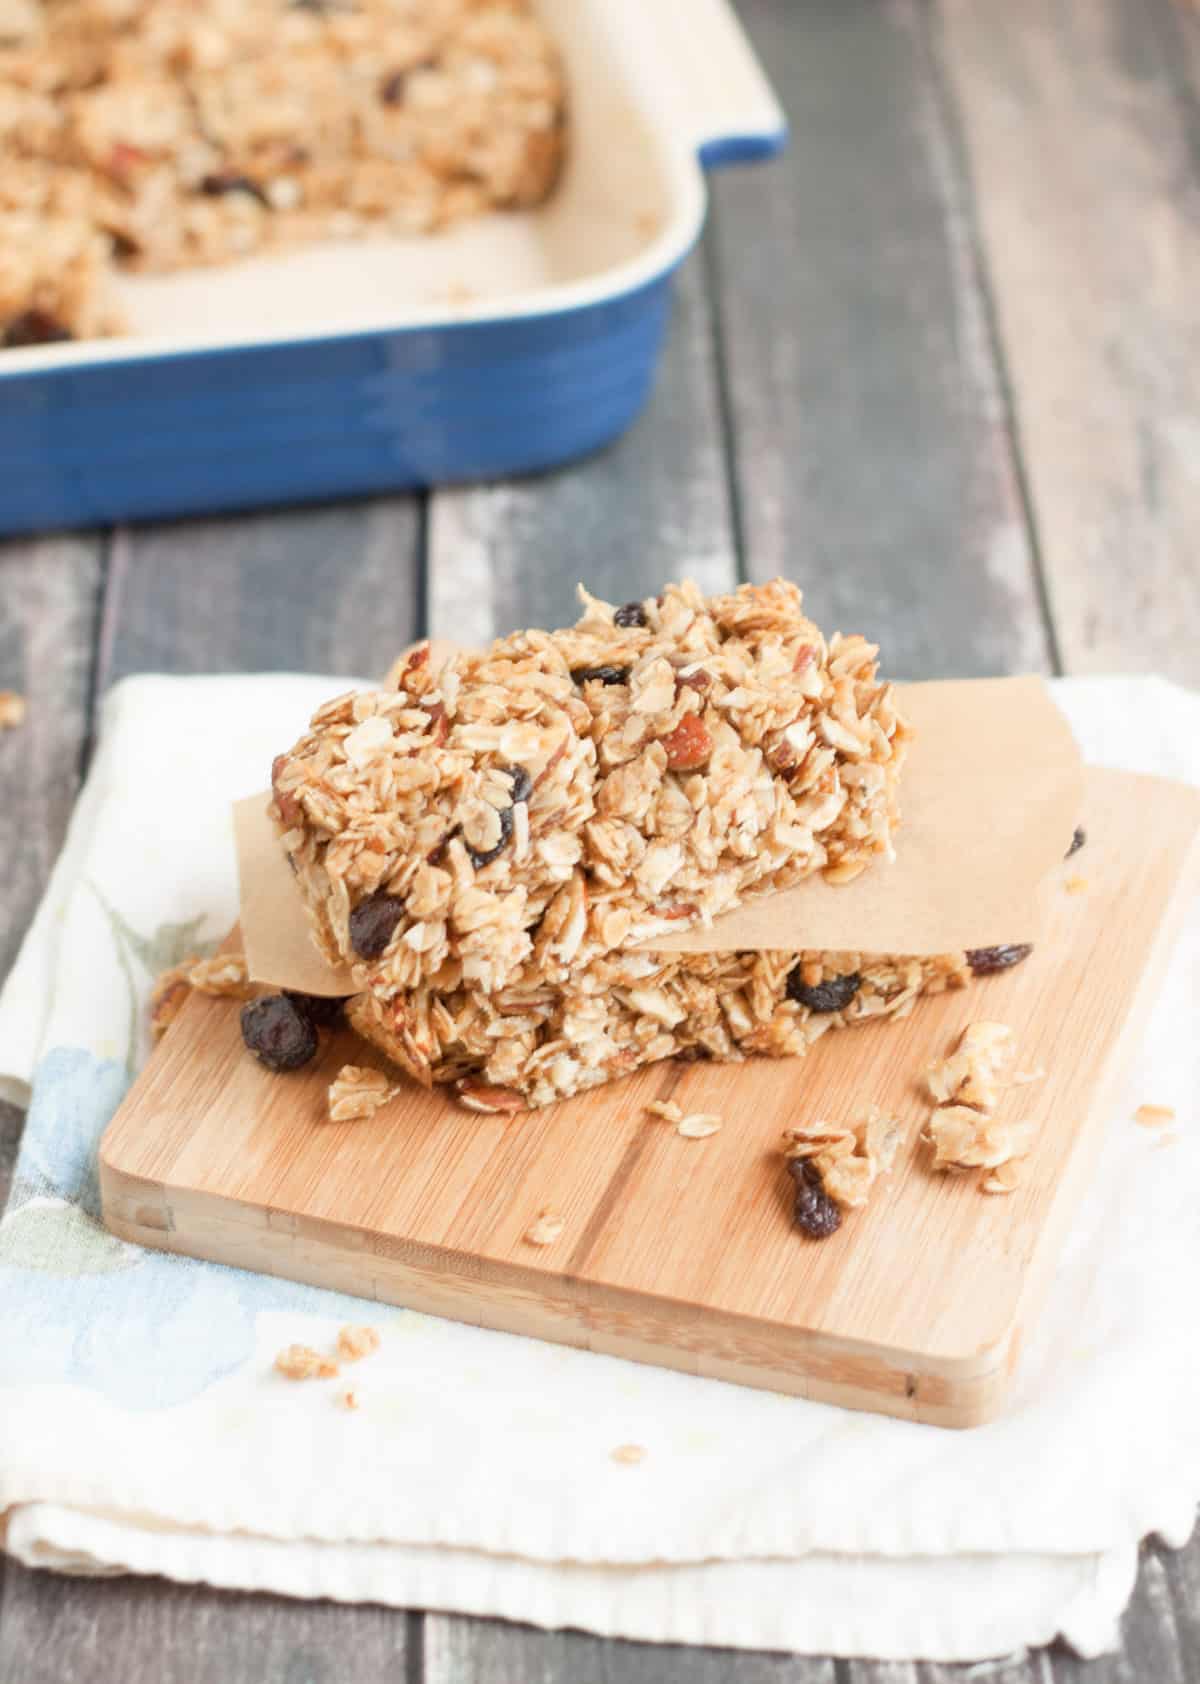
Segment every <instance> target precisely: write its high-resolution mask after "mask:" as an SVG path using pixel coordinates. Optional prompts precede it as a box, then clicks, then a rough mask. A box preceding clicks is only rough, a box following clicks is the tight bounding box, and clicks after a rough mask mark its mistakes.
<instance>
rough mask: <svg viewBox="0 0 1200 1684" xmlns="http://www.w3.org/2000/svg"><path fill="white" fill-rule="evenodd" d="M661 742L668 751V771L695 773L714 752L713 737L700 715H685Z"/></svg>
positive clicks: (660, 739) (661, 738)
mask: <svg viewBox="0 0 1200 1684" xmlns="http://www.w3.org/2000/svg"><path fill="white" fill-rule="evenodd" d="M659 741H660V742H661V743H662V746H663V747H664V748H665V749H666V751H667V769H668V771H671V772H694V771H696V769H697V768H698V767H700V766H703V765H704V764H705V762H706V761H707V760H708V757H709V756H710V755H711V753H712V751H713V740H712V735H711V733H710V731H709V729H708V726H707V725H706V724H705V723H704V721H703V720H702V719H701V717H700V715H699V714H698V713H685V714H684V716H683V718H682V719H681V720H680V721H679V724H678V725H677V726H676V727H675V729H674V730H673V731H668V732H667V734H666V736H665V737H660V738H659Z"/></svg>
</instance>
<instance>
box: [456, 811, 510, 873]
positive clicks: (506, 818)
mask: <svg viewBox="0 0 1200 1684" xmlns="http://www.w3.org/2000/svg"><path fill="white" fill-rule="evenodd" d="M496 817H497V818H498V819H499V820H500V840H499V842H497V844H496V846H495V847H494V848H488V849H486V850H485V851H484V852H483V853H476V851H475V849H474V848H468V849H467V858H468V859H469V860H470V862H471V864H472V865H473V866H474V867H475V869H476V871H478V870H479V868H480V866H481V865H490V864H491V862H492V861H493V860H494V859H495V858H496V855H497V854H499V853H501V852H502V850H503V848H504V846H505V844H506V842H507V841H508V839H509V837H510V836H511V835H512V827H513V816H512V808H511V807H505V808H504V810H503V812H500V813H497V815H496Z"/></svg>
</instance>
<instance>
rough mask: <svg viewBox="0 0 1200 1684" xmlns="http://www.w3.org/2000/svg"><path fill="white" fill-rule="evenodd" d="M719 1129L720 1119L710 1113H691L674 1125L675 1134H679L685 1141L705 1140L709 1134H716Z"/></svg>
mask: <svg viewBox="0 0 1200 1684" xmlns="http://www.w3.org/2000/svg"><path fill="white" fill-rule="evenodd" d="M720 1127H721V1119H720V1117H718V1116H717V1115H716V1113H715V1112H712V1111H693V1112H692V1114H691V1115H690V1116H688V1117H681V1118H680V1120H679V1121H678V1122H677V1123H676V1125H675V1133H676V1134H681V1135H682V1136H683V1138H684V1139H685V1140H707V1138H708V1136H709V1135H710V1134H716V1133H717V1131H718V1129H719V1128H720Z"/></svg>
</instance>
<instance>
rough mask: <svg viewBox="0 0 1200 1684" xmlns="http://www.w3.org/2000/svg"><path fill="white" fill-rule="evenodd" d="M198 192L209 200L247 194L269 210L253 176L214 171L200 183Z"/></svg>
mask: <svg viewBox="0 0 1200 1684" xmlns="http://www.w3.org/2000/svg"><path fill="white" fill-rule="evenodd" d="M200 191H201V192H202V193H207V194H208V196H209V198H210V199H219V198H220V197H221V196H222V195H223V194H225V193H247V194H249V196H250V198H252V199H257V200H258V202H259V204H260V205H264V206H265V207H266V208H267V210H270V208H271V201H270V199H268V198H267V195H266V194H265V193H264V192H263V190H262V188H261V187H260V186H259V184H258V182H257V181H255V179H254V177H253V176H249V175H239V174H238V172H237V170H214V172H213V173H212V175H206V176H205V177H204V179H203V181H202V182H201V183H200Z"/></svg>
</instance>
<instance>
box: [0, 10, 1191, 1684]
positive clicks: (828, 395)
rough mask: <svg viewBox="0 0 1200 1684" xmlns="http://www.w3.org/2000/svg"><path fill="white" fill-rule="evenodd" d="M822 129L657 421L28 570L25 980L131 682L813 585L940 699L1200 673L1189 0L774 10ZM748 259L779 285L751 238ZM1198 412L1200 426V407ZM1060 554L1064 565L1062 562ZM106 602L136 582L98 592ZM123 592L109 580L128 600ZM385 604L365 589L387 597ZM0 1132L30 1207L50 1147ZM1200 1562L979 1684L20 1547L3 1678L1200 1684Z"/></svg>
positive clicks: (724, 209)
mask: <svg viewBox="0 0 1200 1684" xmlns="http://www.w3.org/2000/svg"><path fill="white" fill-rule="evenodd" d="M742 10H743V11H744V14H745V16H746V19H747V22H748V24H749V26H750V28H751V32H752V34H753V35H754V36H755V37H756V39H757V41H758V43H759V45H760V47H761V48H762V49H763V50H764V52H765V55H766V59H767V63H768V66H769V69H770V72H771V75H772V77H773V79H774V81H775V84H776V86H777V87H778V89H779V91H780V93H781V96H782V98H783V100H784V102H785V104H786V105H787V107H788V108H789V113H790V116H791V120H792V128H793V144H792V149H791V152H790V154H789V156H788V157H787V158H786V160H783V161H781V162H780V163H778V164H776V165H774V166H772V167H771V168H770V169H769V170H765V171H763V172H761V173H758V172H755V171H752V170H745V171H739V172H737V173H736V175H731V176H729V177H727V178H725V179H722V180H718V181H717V182H716V183H715V191H714V197H715V215H714V222H713V226H712V231H711V233H710V237H709V239H708V241H707V242H706V247H705V250H704V251H703V252H702V253H701V254H700V255H699V256H698V258H697V259H695V260H693V262H692V263H691V265H689V267H688V269H687V270H686V271H685V274H684V276H683V279H682V285H681V300H680V303H681V309H680V312H679V315H678V317H677V321H676V325H675V331H674V334H673V338H672V343H671V347H670V351H669V353H668V360H667V363H666V364H665V366H664V371H663V374H662V376H661V378H660V381H659V385H658V389H657V391H656V393H655V397H654V400H653V402H652V405H651V408H650V410H649V411H648V413H647V415H646V417H645V418H644V419H643V420H642V421H641V423H640V424H639V425H638V426H637V427H636V428H635V430H634V431H633V432H631V434H630V435H629V436H628V437H627V438H626V439H625V440H623V441H622V442H621V443H619V444H618V445H616V446H615V447H613V449H611V450H609V451H607V452H605V453H604V454H603V455H601V456H598V457H596V458H594V459H592V460H591V461H588V462H586V463H582V464H579V465H578V466H576V467H573V468H570V469H567V470H566V471H565V472H563V473H561V474H555V475H553V476H549V477H547V478H545V479H538V480H532V481H528V482H525V483H523V484H521V485H518V486H507V487H482V488H472V489H470V490H465V491H455V492H452V493H445V494H440V495H439V496H437V497H435V498H433V499H431V501H430V504H429V506H428V508H426V507H425V505H424V504H423V503H422V502H421V501H420V500H417V499H380V500H377V501H374V502H371V503H367V504H355V505H349V504H348V505H343V506H339V507H336V508H330V509H323V510H318V511H306V512H289V513H281V514H264V515H259V516H252V517H247V518H243V519H237V520H224V521H212V522H193V523H187V524H182V525H177V526H169V527H168V526H161V527H157V528H146V529H143V530H138V531H134V532H130V533H122V534H117V535H116V536H115V537H114V538H113V539H112V540H111V541H110V542H109V544H108V546H107V547H106V546H105V545H104V544H103V543H102V541H101V540H98V539H93V538H88V537H69V538H57V537H56V538H48V539H45V540H40V541H38V542H36V543H29V544H10V545H7V546H4V547H3V548H2V549H0V688H4V687H10V686H11V687H15V688H22V689H24V690H25V691H26V693H27V694H28V695H29V696H30V699H31V703H33V705H32V706H31V711H30V720H29V723H28V724H27V726H26V727H25V728H24V730H23V731H22V732H21V733H18V734H16V735H15V736H13V737H10V738H8V739H7V740H6V739H4V738H0V796H2V798H3V799H2V800H0V842H2V844H3V848H4V858H5V878H4V886H3V889H2V890H0V969H3V968H4V967H5V966H6V965H7V964H8V962H9V961H10V960H11V958H12V955H13V953H14V952H15V948H16V945H17V943H18V941H19V939H20V936H21V934H22V933H23V931H24V928H25V925H26V923H27V921H28V917H29V913H30V911H31V909H32V906H33V903H34V900H35V898H36V895H37V893H38V892H39V890H40V887H41V885H42V883H43V882H44V879H45V876H46V873H47V870H48V868H49V865H50V863H51V861H52V859H53V855H54V853H55V851H56V849H57V847H58V844H59V842H60V840H61V835H62V830H63V826H64V824H65V821H66V817H67V814H68V812H69V808H70V803H71V800H72V798H73V795H74V792H75V788H76V786H77V778H78V772H79V768H80V766H81V763H82V760H83V757H84V753H85V747H86V743H87V740H88V737H89V734H90V731H91V729H92V723H93V710H94V699H95V696H96V695H97V693H98V691H99V689H100V688H102V687H103V686H104V685H105V684H107V683H108V682H110V681H111V680H112V679H113V678H115V677H118V676H120V675H121V674H123V673H126V672H130V671H134V670H139V669H145V668H149V667H156V668H159V669H160V670H168V671H202V670H213V669H225V670H228V669H231V668H238V667H247V668H260V669H261V668H274V669H282V668H288V667H303V668H310V669H315V668H323V669H326V670H331V671H336V670H343V671H353V670H357V671H364V672H373V671H378V670H381V669H382V667H383V666H384V665H385V664H386V662H387V661H388V659H390V656H391V654H392V652H393V651H394V649H395V648H396V646H397V645H398V644H399V643H401V642H403V641H404V640H405V639H406V638H408V637H409V636H411V635H412V633H413V632H414V631H416V630H419V629H423V628H426V627H429V626H430V625H431V626H432V628H433V629H437V630H440V631H443V632H452V633H454V634H455V635H459V636H462V635H464V633H469V635H470V636H472V637H475V636H480V635H486V634H487V632H489V631H491V630H493V629H494V630H496V631H504V630H508V629H510V628H511V627H513V626H515V625H517V624H518V623H521V622H524V621H527V620H531V621H535V622H537V621H540V622H543V623H544V622H546V621H551V622H552V621H554V620H556V619H563V618H565V617H567V615H568V614H569V612H570V605H571V593H572V591H573V587H574V582H575V580H576V579H577V578H580V577H583V578H586V579H587V580H588V581H589V582H591V583H592V585H593V588H595V589H597V590H599V591H601V592H603V593H604V594H607V595H609V596H612V597H616V598H621V597H625V596H632V595H635V594H641V593H642V592H643V591H645V590H646V589H649V588H650V586H651V585H652V584H653V583H654V582H655V581H656V580H657V579H659V578H661V577H662V576H663V575H678V574H679V573H681V572H683V571H685V570H686V569H688V568H689V567H690V568H691V570H693V571H695V572H696V573H697V574H698V576H700V577H701V578H703V579H704V580H705V582H706V583H707V584H709V585H712V586H716V585H720V584H722V583H725V582H727V581H732V580H733V579H734V578H735V577H737V576H738V575H739V573H740V574H741V576H753V577H763V576H766V575H768V574H769V573H771V572H773V571H786V572H788V573H790V574H791V575H792V576H793V577H796V578H798V579H799V580H800V581H801V582H802V583H803V584H804V586H805V588H806V591H807V592H808V596H809V602H810V605H811V607H812V610H813V612H814V613H815V614H816V615H817V617H818V618H820V619H824V620H828V621H829V622H830V623H832V622H834V621H837V622H839V623H841V624H842V625H843V626H844V627H847V628H853V627H861V628H863V629H865V630H870V629H872V628H875V627H879V628H885V629H886V634H887V638H886V641H887V653H888V661H889V666H890V668H891V670H893V671H894V672H896V673H898V674H905V675H909V676H914V677H924V676H929V677H932V676H937V675H940V674H943V673H976V672H992V671H1004V670H1016V669H1019V668H1042V669H1044V668H1048V667H1053V666H1054V665H1055V664H1056V660H1057V658H1058V656H1057V651H1058V650H1061V654H1062V662H1063V664H1064V665H1065V667H1066V669H1067V670H1084V669H1088V670H1094V669H1100V668H1104V667H1114V666H1115V667H1119V668H1122V669H1124V670H1129V669H1131V668H1133V667H1135V666H1141V667H1147V668H1156V669H1159V670H1169V671H1172V672H1173V673H1175V674H1176V675H1177V676H1182V677H1184V678H1190V679H1191V680H1192V681H1195V679H1196V677H1197V674H1198V673H1200V655H1198V654H1197V651H1198V650H1200V582H1198V575H1197V571H1196V568H1197V563H1196V557H1197V555H1200V545H1198V544H1197V543H1196V537H1197V532H1196V519H1197V511H1198V510H1200V496H1198V495H1197V490H1196V476H1197V471H1198V470H1197V455H1198V452H1200V444H1198V443H1197V440H1198V438H1200V433H1198V431H1197V423H1196V411H1195V403H1194V398H1190V394H1191V392H1192V390H1193V389H1194V384H1195V382H1194V370H1195V368H1196V366H1197V356H1196V350H1197V339H1196V331H1197V326H1196V314H1195V312H1196V308H1197V299H1198V297H1200V291H1198V289H1197V288H1196V286H1195V282H1194V276H1195V274H1196V272H1197V263H1196V244H1195V241H1196V229H1197V216H1196V193H1197V190H1198V189H1197V183H1198V182H1200V122H1198V120H1197V97H1198V90H1200V18H1197V16H1196V15H1194V8H1192V9H1191V10H1189V9H1188V8H1187V7H1186V6H1182V5H1181V6H1179V7H1178V8H1175V7H1173V5H1172V0H1095V3H1094V4H1092V3H1091V0H1089V3H1088V4H1083V3H1082V0H1052V3H1048V4H1041V3H1039V0H1011V4H1009V5H1007V6H1005V7H1002V8H998V7H988V6H978V5H971V4H970V3H969V0H805V4H804V5H797V4H787V3H785V0H743V5H742ZM750 250H752V251H753V254H754V255H753V262H752V263H747V262H745V261H744V257H745V254H746V252H747V251H750ZM1189 398H1190V401H1189ZM1043 567H1044V571H1045V579H1044V580H1043V578H1042V573H1041V570H1042V568H1043ZM106 578H107V589H106V590H103V587H104V585H105V581H106ZM102 591H103V595H102ZM364 598H365V599H366V600H365V601H364V600H363V599H364ZM15 1122H16V1117H15V1113H12V1112H11V1111H7V1112H0V1193H2V1191H3V1187H4V1183H5V1177H6V1168H5V1166H6V1163H7V1162H8V1160H9V1159H10V1158H11V1154H12V1149H13V1147H14V1146H15V1140H16V1128H15ZM1197 1610H1200V1542H1197V1541H1196V1540H1193V1542H1192V1544H1191V1546H1190V1547H1189V1548H1188V1549H1187V1550H1185V1551H1182V1552H1178V1553H1173V1552H1170V1551H1166V1550H1163V1549H1161V1548H1160V1547H1158V1546H1156V1545H1153V1544H1151V1545H1149V1546H1147V1548H1146V1550H1145V1551H1144V1552H1143V1567H1142V1573H1141V1578H1140V1581H1139V1589H1138V1592H1137V1595H1136V1596H1135V1598H1134V1601H1133V1603H1132V1605H1131V1607H1130V1610H1129V1612H1128V1614H1127V1616H1126V1618H1125V1621H1124V1627H1123V1647H1122V1649H1121V1650H1120V1651H1119V1652H1118V1653H1117V1654H1115V1655H1112V1656H1108V1657H1104V1658H1102V1659H1100V1660H1097V1661H1093V1662H1087V1663H1084V1662H1080V1661H1078V1660H1077V1659H1076V1658H1075V1657H1073V1656H1071V1655H1068V1654H1066V1653H1065V1652H1063V1651H1061V1650H1060V1649H1057V1648H1055V1649H1051V1650H1049V1651H1041V1652H1039V1653H1037V1654H1035V1655H1032V1656H1029V1657H1025V1656H1016V1657H1012V1658H1011V1659H1010V1660H1008V1661H1004V1662H998V1663H994V1664H991V1665H987V1666H980V1667H972V1668H952V1667H937V1666H927V1665H913V1666H910V1665H896V1664H892V1665H882V1664H875V1663H867V1662H858V1661H854V1662H847V1661H837V1662H833V1661H828V1660H822V1659H806V1658H789V1657H781V1656H768V1655H743V1654H734V1653H730V1652H712V1651H688V1650H680V1649H677V1648H661V1647H658V1646H654V1645H646V1644H629V1643H619V1642H607V1641H604V1640H601V1639H597V1638H593V1637H587V1636H581V1635H579V1634H574V1633H543V1632H539V1631H535V1630H532V1629H529V1628H524V1627H514V1626H507V1625H503V1624H500V1623H498V1622H488V1621H478V1620H467V1619H457V1618H451V1617H446V1616H430V1617H428V1618H424V1619H423V1618H422V1617H421V1616H419V1615H411V1616H405V1615H402V1614H395V1613H389V1612H385V1611H379V1610H373V1609H342V1608H337V1607H333V1606H330V1605H317V1606H311V1605H303V1604H294V1603H290V1602H287V1601H285V1600H283V1599H280V1598H273V1597H261V1598H251V1597H240V1596H238V1597H235V1596H226V1595H220V1594H218V1593H216V1592H212V1591H208V1590H204V1589H192V1588H186V1587H179V1586H172V1585H166V1584H162V1583H155V1582H149V1583H136V1582H133V1581H121V1582H108V1581H101V1582H89V1581H74V1580H62V1579H58V1578H54V1577H51V1576H48V1575H39V1574H32V1573H28V1572H26V1571H25V1570H23V1569H21V1568H17V1567H13V1566H11V1565H9V1567H8V1568H7V1572H5V1571H4V1569H3V1566H2V1558H0V1684H41V1681H42V1680H45V1681H46V1684H67V1681H73V1680H75V1679H80V1680H83V1679H91V1678H97V1677H101V1678H108V1677H111V1678H119V1679H122V1680H123V1681H127V1684H143V1681H145V1684H151V1681H153V1684H193V1681H195V1680H201V1681H204V1680H207V1679H210V1678H211V1679H214V1680H216V1679H221V1680H228V1681H229V1684H241V1681H242V1680H247V1681H248V1680H252V1679H255V1678H257V1677H259V1676H262V1677H267V1678H271V1679H275V1678H278V1679H281V1680H286V1681H287V1684H325V1681H326V1680H328V1681H331V1684H332V1681H333V1680H337V1681H339V1684H340V1681H341V1680H343V1679H345V1680H347V1681H351V1684H352V1681H353V1680H355V1679H358V1678H361V1679H363V1680H364V1681H365V1680H366V1679H368V1678H370V1679H387V1680H395V1681H396V1684H401V1681H403V1684H420V1681H421V1680H429V1684H468V1681H474V1680H478V1681H479V1684H510V1681H511V1684H525V1681H526V1680H529V1681H531V1684H533V1681H538V1684H593V1681H597V1684H598V1681H601V1680H603V1681H605V1684H709V1681H710V1680H713V1681H715V1680H717V1679H720V1680H722V1681H723V1684H724V1681H728V1684H978V1681H980V1680H987V1684H1149V1681H1151V1680H1153V1681H1154V1684H1159V1681H1162V1684H1193V1681H1194V1680H1196V1679H1197V1678H1200V1614H1198V1612H1197Z"/></svg>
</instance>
